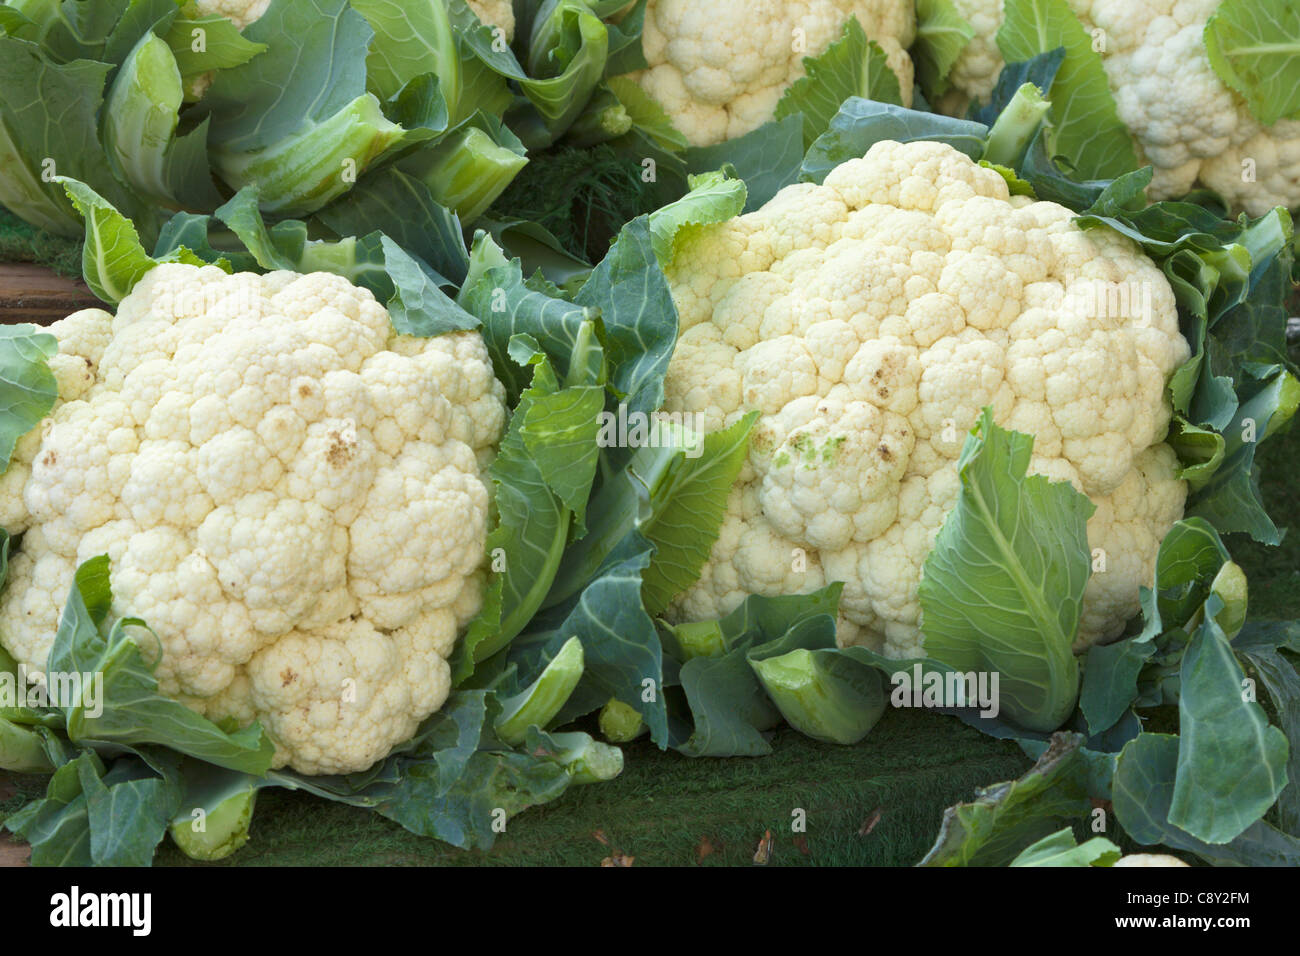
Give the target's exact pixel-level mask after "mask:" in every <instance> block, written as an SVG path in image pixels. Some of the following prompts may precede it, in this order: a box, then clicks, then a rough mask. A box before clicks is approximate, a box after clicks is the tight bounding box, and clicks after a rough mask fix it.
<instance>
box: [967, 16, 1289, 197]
mask: <svg viewBox="0 0 1300 956" xmlns="http://www.w3.org/2000/svg"><path fill="white" fill-rule="evenodd" d="M953 2H954V5H955V6H956V8H957V10H958V12H959V13H961V14H962V16H963V17H965V18H966V20H967V21H968V22H969V23H970V25H971V27H972V28H973V29H974V31H975V35H974V37H973V38H972V39H971V41H970V43H969V44H968V45H967V46H966V48H965V49H964V50H963V51H962V53H961V55H960V56H959V57H958V58H957V61H956V63H954V64H953V68H952V72H951V74H950V80H951V83H952V92H951V93H950V95H948V96H947V97H945V98H944V99H943V100H942V105H943V107H944V109H945V111H947V112H952V113H957V114H959V113H961V112H964V110H965V103H966V102H968V101H969V100H970V99H975V100H980V101H986V100H987V99H988V97H989V94H990V93H992V91H993V86H994V84H995V83H996V82H997V79H998V75H999V74H1000V73H1001V72H1002V67H1003V65H1004V64H1003V60H1002V54H1001V51H1000V50H999V49H998V45H997V31H998V29H999V28H1000V27H1001V26H1002V19H1003V7H1002V0H953ZM1068 2H1069V4H1070V8H1071V9H1072V10H1073V11H1074V13H1075V15H1076V16H1077V17H1078V18H1079V20H1080V22H1081V23H1082V24H1083V26H1084V29H1086V30H1088V31H1089V32H1090V33H1094V32H1095V31H1101V32H1100V33H1099V34H1097V35H1099V36H1101V37H1103V38H1104V42H1105V48H1104V50H1103V51H1102V52H1101V60H1102V65H1103V66H1104V67H1105V70H1106V76H1107V79H1108V80H1109V81H1110V90H1111V93H1112V94H1113V96H1114V97H1115V105H1116V108H1117V111H1118V113H1119V118H1120V121H1121V122H1123V123H1124V125H1125V126H1126V127H1128V130H1129V132H1130V133H1132V135H1133V138H1134V140H1135V142H1136V145H1137V147H1138V150H1139V156H1140V158H1141V159H1142V160H1143V162H1146V163H1150V164H1151V166H1152V168H1153V170H1154V177H1153V179H1152V182H1151V186H1150V188H1149V189H1148V195H1149V196H1150V197H1151V198H1152V199H1170V198H1177V197H1180V196H1182V195H1184V194H1186V193H1187V192H1188V191H1189V190H1190V189H1191V188H1192V187H1193V186H1195V185H1197V184H1198V183H1199V184H1200V185H1203V186H1208V187H1210V188H1211V189H1214V190H1215V191H1217V192H1218V193H1219V194H1220V195H1221V196H1222V197H1223V199H1224V201H1225V202H1227V203H1228V205H1229V206H1230V207H1232V208H1233V209H1244V210H1245V211H1246V212H1248V213H1250V214H1251V215H1252V216H1262V215H1263V214H1264V213H1266V212H1268V210H1270V209H1272V208H1273V207H1274V206H1288V207H1295V206H1300V122H1297V121H1294V120H1281V121H1279V122H1277V123H1275V124H1273V125H1272V126H1270V127H1262V126H1260V124H1259V123H1258V122H1257V121H1256V120H1255V118H1254V116H1252V114H1251V112H1250V107H1249V106H1248V105H1247V103H1246V101H1245V100H1244V99H1243V98H1242V97H1241V96H1239V95H1238V94H1237V93H1235V92H1234V91H1232V90H1230V89H1228V87H1227V86H1225V85H1224V84H1223V81H1222V80H1220V79H1219V77H1218V74H1216V73H1215V72H1214V69H1213V67H1211V66H1210V61H1209V58H1208V57H1207V56H1206V53H1205V40H1204V36H1203V35H1204V32H1205V24H1206V22H1207V21H1208V20H1209V18H1210V15H1211V14H1212V13H1214V11H1215V9H1216V8H1217V7H1218V6H1219V3H1220V2H1221V0H1143V2H1142V3H1133V2H1132V0H1068ZM953 94H955V95H953ZM1248 161H1253V162H1248ZM1243 164H1245V165H1243ZM1247 167H1249V168H1247Z"/></svg>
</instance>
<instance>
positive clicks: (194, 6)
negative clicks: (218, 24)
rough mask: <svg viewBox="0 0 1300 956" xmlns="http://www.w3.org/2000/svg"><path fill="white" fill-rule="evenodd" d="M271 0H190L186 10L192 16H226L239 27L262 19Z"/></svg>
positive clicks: (241, 27) (242, 27)
mask: <svg viewBox="0 0 1300 956" xmlns="http://www.w3.org/2000/svg"><path fill="white" fill-rule="evenodd" d="M270 6H271V0H190V2H189V4H188V5H187V6H186V10H187V11H188V12H189V13H190V15H191V16H195V15H197V16H200V17H212V16H217V17H225V18H226V19H227V20H229V21H230V22H231V23H233V24H234V25H235V26H237V27H239V29H241V30H242V29H244V27H246V26H248V25H249V24H250V23H252V22H254V21H255V20H260V19H261V18H262V14H264V13H266V11H267V9H268V8H269V7H270Z"/></svg>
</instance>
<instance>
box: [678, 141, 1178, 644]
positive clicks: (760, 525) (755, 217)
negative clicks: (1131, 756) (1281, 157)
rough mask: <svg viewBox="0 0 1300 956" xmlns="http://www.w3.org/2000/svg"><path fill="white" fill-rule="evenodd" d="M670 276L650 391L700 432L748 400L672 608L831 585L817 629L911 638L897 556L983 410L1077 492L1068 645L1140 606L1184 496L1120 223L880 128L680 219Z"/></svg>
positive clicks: (1160, 355) (1142, 268) (914, 550)
mask: <svg viewBox="0 0 1300 956" xmlns="http://www.w3.org/2000/svg"><path fill="white" fill-rule="evenodd" d="M903 223H906V226H905V227H904V226H903ZM918 237H920V239H923V241H924V243H925V247H924V248H921V247H920V246H919V240H918ZM669 280H670V283H671V288H672V295H673V300H674V302H675V303H676V304H677V307H678V311H679V313H680V316H681V328H682V335H681V341H680V344H679V346H678V348H677V350H676V352H675V353H674V355H673V358H672V362H671V364H670V366H669V370H668V377H667V380H666V382H665V386H664V389H665V394H666V400H665V407H666V409H667V410H668V411H670V412H696V413H700V414H702V416H703V420H704V422H705V423H706V425H707V426H708V427H710V428H715V427H718V426H720V425H724V424H729V423H731V422H734V421H735V420H736V419H737V418H739V417H740V416H742V415H743V414H745V412H746V411H748V410H751V409H756V410H758V411H759V412H761V413H762V415H761V417H760V419H759V421H758V424H757V425H756V426H755V428H754V432H753V437H752V440H751V443H750V452H749V457H748V460H747V462H746V465H745V467H744V468H743V469H742V471H741V474H740V477H739V480H738V482H737V485H736V487H735V488H734V489H733V491H732V494H731V497H730V500H729V502H728V514H727V517H726V519H725V521H724V522H723V526H722V532H721V535H720V536H719V538H718V541H717V543H716V544H715V546H714V548H713V551H712V554H711V555H710V558H709V560H708V562H707V563H706V565H705V567H704V570H703V573H702V575H701V576H700V578H699V580H698V581H697V582H696V584H694V585H693V586H692V587H691V588H690V589H688V590H687V591H686V592H685V593H684V594H683V595H681V596H680V597H679V599H678V601H677V602H676V605H675V613H676V614H677V615H678V616H679V617H680V618H682V619H689V620H695V619H703V618H710V617H717V616H721V615H723V614H726V613H728V612H729V611H731V610H732V609H733V608H735V607H736V606H737V605H738V604H739V603H740V602H741V601H742V600H743V599H744V597H745V596H746V595H748V594H767V595H777V594H783V593H799V592H807V591H812V590H815V589H817V588H819V587H822V586H823V585H824V584H825V583H827V582H830V581H843V582H844V584H845V587H844V592H843V596H842V599H841V606H840V613H841V619H840V622H839V627H838V635H837V636H838V639H839V641H840V643H841V644H849V643H854V644H866V645H869V646H872V647H874V648H877V649H881V650H883V652H884V653H886V654H888V655H890V656H892V657H911V656H916V655H919V654H923V653H924V639H923V636H922V632H921V629H920V625H921V606H920V603H919V600H918V598H917V588H918V585H919V583H920V579H921V570H922V565H923V563H924V561H925V558H926V555H927V554H928V553H929V551H930V549H931V548H932V547H933V545H934V541H935V537H936V536H937V535H938V533H939V529H940V528H941V527H942V525H943V522H944V519H945V518H946V517H947V515H948V513H949V512H950V511H951V510H952V509H953V507H954V506H955V505H956V502H957V499H958V495H959V493H960V490H961V485H960V481H959V479H958V476H957V468H956V463H957V459H958V457H959V456H960V454H961V449H962V445H963V442H964V439H965V437H966V434H967V432H968V431H969V430H970V428H971V427H972V425H974V423H975V421H976V419H977V418H978V416H979V415H980V412H981V409H982V408H983V407H985V406H990V407H992V409H993V415H994V419H995V421H997V422H998V424H999V425H1001V426H1003V427H1005V428H1012V429H1016V430H1019V431H1023V432H1027V433H1030V434H1033V435H1034V436H1035V446H1034V450H1035V454H1034V457H1033V459H1032V461H1031V465H1030V471H1031V472H1032V473H1035V474H1043V475H1047V476H1048V477H1050V478H1051V479H1053V480H1058V481H1069V482H1071V483H1072V484H1073V485H1074V486H1075V487H1076V488H1078V489H1079V490H1080V491H1082V492H1083V493H1084V494H1086V495H1088V496H1089V497H1090V498H1091V499H1092V500H1093V502H1094V503H1095V504H1096V505H1097V509H1096V513H1095V514H1094V515H1093V517H1092V518H1091V520H1090V521H1089V523H1088V539H1089V544H1090V546H1091V547H1092V549H1093V565H1094V568H1095V573H1094V574H1093V576H1092V578H1091V580H1090V582H1089V584H1088V587H1087V590H1086V592H1085V594H1084V602H1083V616H1082V620H1081V622H1080V627H1079V633H1078V644H1077V648H1076V649H1079V650H1082V649H1083V648H1085V647H1087V646H1088V645H1090V644H1092V643H1095V642H1098V641H1105V640H1108V639H1111V638H1114V637H1115V636H1117V635H1118V634H1119V633H1120V631H1121V630H1122V629H1123V627H1124V625H1125V623H1126V622H1127V621H1128V620H1129V618H1131V617H1132V616H1133V615H1134V614H1135V613H1136V612H1137V611H1138V610H1139V605H1138V588H1139V586H1140V585H1142V584H1144V583H1146V582H1149V581H1150V579H1151V576H1152V573H1153V571H1154V561H1155V556H1156V552H1157V548H1158V546H1159V542H1160V540H1161V539H1162V538H1163V537H1164V535H1165V532H1166V531H1168V529H1169V528H1170V526H1171V525H1172V524H1173V523H1174V522H1175V521H1176V520H1178V518H1180V517H1181V516H1182V510H1183V504H1184V501H1185V499H1186V495H1187V489H1186V485H1185V484H1184V483H1183V482H1182V481H1179V480H1178V477H1177V474H1178V463H1177V460H1176V458H1175V456H1174V453H1173V451H1172V450H1171V449H1170V448H1169V447H1168V446H1166V445H1164V444H1163V443H1162V442H1163V440H1164V437H1165V432H1166V430H1167V427H1168V424H1169V418H1170V414H1171V409H1170V407H1169V404H1168V402H1167V399H1166V397H1165V382H1166V381H1167V379H1168V377H1169V375H1170V374H1171V373H1172V372H1173V371H1174V369H1175V368H1177V367H1178V366H1179V365H1180V364H1182V363H1183V362H1185V361H1186V360H1187V358H1188V356H1189V355H1190V350H1189V348H1188V345H1187V343H1186V341H1184V339H1183V338H1182V336H1181V335H1180V334H1179V331H1178V313H1177V308H1176V305H1175V301H1174V295H1173V291H1172V289H1171V288H1170V286H1169V284H1168V282H1167V281H1166V280H1165V278H1164V276H1163V274H1162V273H1161V272H1160V270H1159V269H1157V268H1156V267H1155V265H1154V264H1153V263H1152V262H1151V261H1150V260H1149V259H1147V258H1146V257H1145V256H1143V255H1142V253H1141V251H1140V250H1139V249H1138V248H1137V246H1136V245H1134V244H1133V243H1131V242H1130V241H1129V240H1127V239H1125V238H1124V237H1122V236H1119V235H1118V234H1114V233H1111V232H1108V231H1105V230H1088V231H1084V230H1081V229H1080V228H1079V227H1078V226H1076V225H1074V224H1073V222H1072V214H1071V213H1070V212H1069V210H1067V209H1065V208H1064V207H1061V206H1058V205H1055V204H1053V203H1047V202H1035V203H1031V204H1028V205H1026V204H1023V203H1017V202H1013V201H1012V199H1011V197H1010V195H1009V193H1008V191H1007V185H1006V181H1005V180H1004V179H1003V178H1002V177H1001V176H1000V175H998V174H997V173H996V172H994V171H993V170H990V169H985V168H981V167H980V166H979V165H978V164H976V163H974V162H973V161H971V160H970V159H969V158H967V157H966V156H964V155H962V154H961V153H959V152H957V151H956V150H954V149H952V148H951V147H949V146H946V145H942V144H939V143H932V142H917V143H911V144H907V145H902V144H899V143H894V142H883V143H877V144H876V145H875V146H873V147H872V148H871V150H870V151H869V152H868V153H867V155H866V156H865V157H864V158H862V159H856V160H851V161H849V162H847V163H845V164H843V165H841V166H840V167H838V168H837V169H836V170H834V171H833V172H832V173H831V174H830V175H829V176H828V177H827V178H826V182H825V184H824V185H822V186H811V185H808V184H800V185H795V186H790V187H787V188H786V189H785V190H783V191H782V192H781V193H779V194H778V195H777V196H776V197H775V198H774V199H773V200H772V202H771V203H769V204H768V205H767V206H765V207H763V208H762V209H760V210H758V211H756V212H753V213H750V214H748V215H744V216H741V217H739V218H736V219H732V220H730V221H728V222H723V223H719V224H716V225H712V226H709V227H707V228H705V229H702V230H700V231H698V232H697V233H695V234H693V235H691V236H690V237H688V238H687V239H686V240H685V242H684V245H683V247H682V249H681V250H680V251H679V253H678V254H677V255H676V256H675V257H674V261H673V263H672V265H671V266H670V269H669Z"/></svg>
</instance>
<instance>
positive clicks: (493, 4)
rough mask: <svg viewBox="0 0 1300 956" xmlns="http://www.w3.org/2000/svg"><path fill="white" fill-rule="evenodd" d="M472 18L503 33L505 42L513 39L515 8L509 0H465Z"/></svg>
mask: <svg viewBox="0 0 1300 956" xmlns="http://www.w3.org/2000/svg"><path fill="white" fill-rule="evenodd" d="M466 2H468V3H469V8H470V9H471V10H473V11H474V16H476V17H478V18H479V19H480V20H481V21H483V22H484V23H486V24H487V25H488V26H490V27H500V28H501V29H502V30H503V31H505V35H506V40H507V41H511V40H513V39H514V38H515V7H514V4H513V3H511V2H510V0H466Z"/></svg>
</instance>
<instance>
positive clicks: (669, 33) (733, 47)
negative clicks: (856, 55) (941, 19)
mask: <svg viewBox="0 0 1300 956" xmlns="http://www.w3.org/2000/svg"><path fill="white" fill-rule="evenodd" d="M853 16H856V17H857V18H858V23H859V24H861V26H862V29H863V32H865V33H866V35H867V37H868V38H869V39H871V40H874V41H875V42H876V43H877V44H879V45H880V47H881V49H882V50H884V52H885V56H886V58H887V63H888V66H889V69H890V70H891V71H893V73H894V74H895V75H896V76H897V77H898V85H899V89H900V91H901V93H902V95H903V100H904V103H905V104H906V105H910V104H911V97H912V60H911V58H910V57H909V56H908V55H907V48H908V47H909V46H910V45H911V43H912V38H913V36H914V35H915V33H916V13H915V10H914V7H913V4H911V3H910V2H906V0H789V2H788V0H715V2H712V3H699V2H696V0H650V2H649V4H648V6H647V7H646V15H645V30H644V32H643V34H642V39H641V46H642V49H643V51H644V52H645V58H646V62H647V64H648V68H647V69H645V70H641V71H639V72H637V73H633V74H631V77H632V79H634V80H635V81H636V82H638V83H639V84H640V85H641V86H642V88H643V89H645V91H646V92H647V93H649V94H650V95H651V96H653V97H654V98H655V99H657V100H658V101H659V102H660V103H661V104H662V105H663V107H664V109H666V110H667V111H668V115H669V116H671V117H672V119H673V123H674V124H675V125H676V126H677V128H678V129H679V130H680V131H681V133H682V135H684V136H685V137H686V139H687V140H688V141H689V142H690V143H691V144H692V145H695V146H708V145H711V144H713V143H720V142H722V141H723V140H728V139H734V138H735V137H737V136H742V135H744V134H745V133H748V132H750V131H751V130H754V129H757V128H758V127H759V126H762V125H763V124H764V123H766V122H767V121H768V120H770V119H771V118H772V116H773V114H774V113H775V111H776V104H777V101H778V100H779V99H780V98H781V95H782V94H783V93H784V92H785V91H786V90H787V89H788V88H789V87H790V84H792V83H794V82H795V80H797V79H799V78H800V77H802V76H803V75H804V68H803V61H804V58H805V57H815V56H818V55H820V54H821V53H823V52H824V51H825V50H826V48H827V47H828V46H830V45H831V43H833V42H834V41H835V40H836V39H838V38H839V36H840V31H841V29H842V28H843V26H844V24H845V23H846V22H847V21H848V20H849V18H850V17H853Z"/></svg>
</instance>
